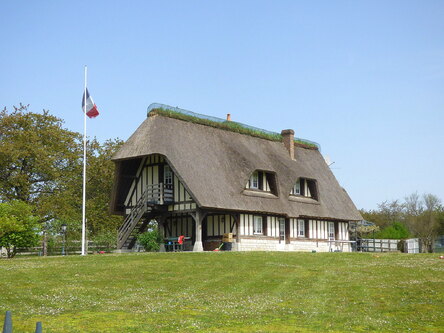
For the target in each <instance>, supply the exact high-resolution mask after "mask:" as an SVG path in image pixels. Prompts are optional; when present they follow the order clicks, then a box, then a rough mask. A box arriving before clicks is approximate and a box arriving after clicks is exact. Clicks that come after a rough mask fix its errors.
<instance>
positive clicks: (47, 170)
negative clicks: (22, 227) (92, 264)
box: [0, 104, 122, 253]
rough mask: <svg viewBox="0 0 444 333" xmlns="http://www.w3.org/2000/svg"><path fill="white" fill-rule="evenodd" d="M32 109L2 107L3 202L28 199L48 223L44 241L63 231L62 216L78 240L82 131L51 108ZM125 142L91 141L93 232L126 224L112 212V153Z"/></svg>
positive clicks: (0, 163)
mask: <svg viewBox="0 0 444 333" xmlns="http://www.w3.org/2000/svg"><path fill="white" fill-rule="evenodd" d="M28 108H29V106H28V105H22V104H20V106H19V107H14V111H12V112H9V111H8V110H7V109H6V108H5V109H3V111H1V112H0V169H1V170H2V173H1V174H0V202H7V201H11V200H21V201H25V202H28V203H29V204H30V205H31V206H32V208H33V212H34V215H35V216H38V218H39V221H40V223H41V224H42V226H43V232H44V238H43V239H44V240H46V235H47V234H48V233H52V234H57V233H58V232H59V230H56V229H57V228H58V225H59V224H60V223H59V222H60V221H63V222H64V223H66V224H68V226H69V228H68V233H73V234H72V235H68V236H69V237H71V239H73V237H77V236H78V232H79V227H80V226H81V220H82V215H81V214H82V168H83V143H82V136H81V135H80V134H79V133H76V132H72V131H69V130H67V129H65V128H63V120H62V119H60V118H57V117H55V116H53V115H51V114H50V113H49V111H45V110H44V111H43V112H42V113H33V112H29V110H28ZM121 144H122V141H120V140H118V139H115V140H108V141H106V142H105V143H103V144H101V143H99V142H98V141H97V140H96V139H95V138H94V139H92V140H90V141H89V142H88V150H87V168H88V172H87V202H86V208H87V216H86V217H87V220H88V223H87V227H88V229H89V234H90V235H91V236H94V235H96V234H98V233H106V232H107V231H115V230H116V228H117V226H118V225H119V224H120V223H121V218H120V217H118V216H112V215H111V214H110V213H109V201H110V197H111V189H112V185H113V179H114V163H112V162H111V156H112V155H113V154H114V153H115V151H116V150H117V149H118V147H119V146H120V145H121ZM52 229H54V230H52ZM44 244H46V242H45V241H44ZM44 253H45V249H44Z"/></svg>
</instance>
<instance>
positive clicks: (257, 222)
mask: <svg viewBox="0 0 444 333" xmlns="http://www.w3.org/2000/svg"><path fill="white" fill-rule="evenodd" d="M253 233H254V234H262V216H255V217H254V224H253Z"/></svg>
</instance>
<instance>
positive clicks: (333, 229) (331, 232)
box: [328, 222, 335, 239]
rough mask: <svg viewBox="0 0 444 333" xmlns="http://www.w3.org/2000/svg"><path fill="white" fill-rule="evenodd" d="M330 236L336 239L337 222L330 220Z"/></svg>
mask: <svg viewBox="0 0 444 333" xmlns="http://www.w3.org/2000/svg"><path fill="white" fill-rule="evenodd" d="M328 238H329V239H335V223H334V222H328Z"/></svg>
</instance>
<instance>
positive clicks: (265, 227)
mask: <svg viewBox="0 0 444 333" xmlns="http://www.w3.org/2000/svg"><path fill="white" fill-rule="evenodd" d="M267 218H268V217H267V216H264V217H262V234H263V235H264V236H267Z"/></svg>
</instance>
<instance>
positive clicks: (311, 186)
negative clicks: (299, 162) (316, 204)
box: [290, 178, 318, 200]
mask: <svg viewBox="0 0 444 333" xmlns="http://www.w3.org/2000/svg"><path fill="white" fill-rule="evenodd" d="M290 195H295V196H303V197H307V198H312V199H315V200H318V190H317V186H316V180H314V179H307V178H298V179H297V180H296V182H295V183H294V185H293V187H292V188H291V192H290Z"/></svg>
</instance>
